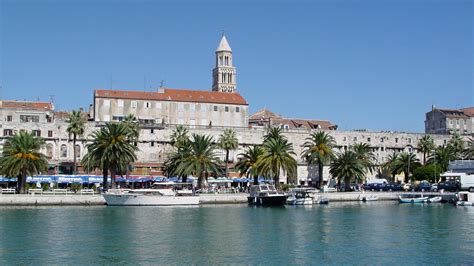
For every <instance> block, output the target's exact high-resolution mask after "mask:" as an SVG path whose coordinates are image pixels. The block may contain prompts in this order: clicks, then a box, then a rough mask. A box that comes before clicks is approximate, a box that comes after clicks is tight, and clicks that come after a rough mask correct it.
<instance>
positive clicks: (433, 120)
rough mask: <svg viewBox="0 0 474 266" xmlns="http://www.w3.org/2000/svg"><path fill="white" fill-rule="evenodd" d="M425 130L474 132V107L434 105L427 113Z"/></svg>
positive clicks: (429, 131)
mask: <svg viewBox="0 0 474 266" xmlns="http://www.w3.org/2000/svg"><path fill="white" fill-rule="evenodd" d="M425 132H426V133H428V134H454V133H456V134H459V135H472V134H474V107H469V108H462V109H458V110H454V109H438V108H434V107H433V109H432V110H431V111H430V112H428V113H426V118H425Z"/></svg>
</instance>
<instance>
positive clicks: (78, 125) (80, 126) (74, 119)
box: [66, 110, 86, 174]
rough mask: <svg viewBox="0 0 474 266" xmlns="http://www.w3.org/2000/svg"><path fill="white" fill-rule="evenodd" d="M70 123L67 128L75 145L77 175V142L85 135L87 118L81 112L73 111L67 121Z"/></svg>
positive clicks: (74, 169) (74, 170)
mask: <svg viewBox="0 0 474 266" xmlns="http://www.w3.org/2000/svg"><path fill="white" fill-rule="evenodd" d="M66 122H67V123H68V126H67V128H66V131H67V133H68V134H69V139H71V136H72V144H73V153H74V158H73V171H72V173H73V174H76V173H77V165H76V159H77V147H76V141H77V137H81V136H82V135H84V130H85V124H86V117H85V114H84V113H82V112H81V111H75V110H74V111H72V112H71V113H69V117H68V119H67V120H66Z"/></svg>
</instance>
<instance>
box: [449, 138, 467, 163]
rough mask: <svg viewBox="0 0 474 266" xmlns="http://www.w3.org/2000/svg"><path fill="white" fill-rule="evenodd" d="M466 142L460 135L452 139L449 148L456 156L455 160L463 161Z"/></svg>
mask: <svg viewBox="0 0 474 266" xmlns="http://www.w3.org/2000/svg"><path fill="white" fill-rule="evenodd" d="M464 145H465V143H464V140H463V139H462V138H461V136H459V134H457V133H456V134H454V135H453V136H452V137H451V139H450V140H449V141H448V146H449V147H451V150H452V152H453V154H454V160H459V159H462V157H463V152H464Z"/></svg>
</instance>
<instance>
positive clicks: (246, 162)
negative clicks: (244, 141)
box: [235, 146, 264, 185]
mask: <svg viewBox="0 0 474 266" xmlns="http://www.w3.org/2000/svg"><path fill="white" fill-rule="evenodd" d="M263 153H264V150H263V148H262V147H261V146H253V147H249V148H247V149H246V151H245V152H244V153H240V154H239V155H238V157H239V161H238V162H237V164H236V165H235V168H236V169H238V170H239V173H240V176H244V175H245V176H246V177H253V183H254V184H255V185H258V176H259V172H258V167H257V163H258V160H259V158H260V157H261V156H262V155H263Z"/></svg>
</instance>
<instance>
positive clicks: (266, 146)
mask: <svg viewBox="0 0 474 266" xmlns="http://www.w3.org/2000/svg"><path fill="white" fill-rule="evenodd" d="M262 147H263V151H264V152H263V155H261V156H260V159H259V161H258V163H257V168H258V171H259V172H260V173H262V174H263V175H265V176H271V177H273V181H274V182H275V185H276V186H280V171H283V172H284V173H286V175H287V176H288V177H293V176H295V175H296V160H295V158H293V156H295V155H296V154H295V153H294V151H293V144H291V143H290V142H288V140H286V139H285V138H278V137H277V138H268V139H267V140H266V141H265V142H264V143H263V146H262Z"/></svg>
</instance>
